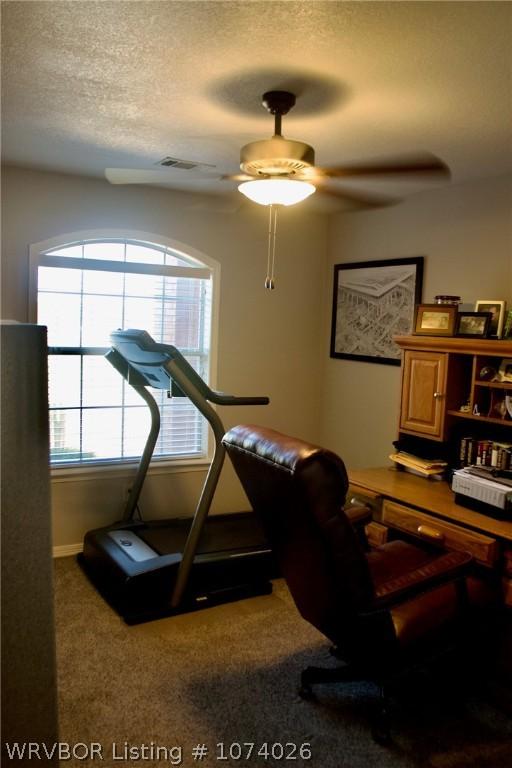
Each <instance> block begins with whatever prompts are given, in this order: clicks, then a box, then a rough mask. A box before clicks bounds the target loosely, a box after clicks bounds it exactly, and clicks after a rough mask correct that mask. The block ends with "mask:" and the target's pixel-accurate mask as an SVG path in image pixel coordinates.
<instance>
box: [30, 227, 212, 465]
mask: <svg viewBox="0 0 512 768" xmlns="http://www.w3.org/2000/svg"><path fill="white" fill-rule="evenodd" d="M45 246H46V247H45ZM31 252H32V258H31V262H32V269H31V295H32V300H33V303H34V299H35V303H36V304H37V315H36V317H33V319H34V320H36V321H37V322H38V323H40V324H42V325H46V326H47V327H48V346H49V347H50V355H49V382H50V383H49V389H50V392H49V396H50V448H51V461H52V464H53V465H54V466H59V467H63V466H76V465H77V464H78V465H82V466H84V465H91V464H96V463H105V462H120V461H129V460H134V459H135V458H136V457H138V456H140V454H141V452H142V449H143V447H144V442H145V438H146V436H147V433H148V430H149V414H148V410H147V406H146V405H145V403H144V402H143V401H142V400H141V398H140V397H139V396H138V395H137V394H136V393H135V392H134V391H133V390H132V389H131V387H129V386H128V385H127V384H126V383H125V382H124V380H123V379H122V377H121V376H120V375H119V374H118V373H117V372H116V371H115V370H114V369H113V368H112V367H111V365H110V364H109V363H108V361H106V360H105V359H104V358H103V355H104V353H105V352H106V351H107V350H108V348H109V336H110V333H111V332H112V331H113V330H115V329H117V328H141V329H144V330H146V331H148V333H149V334H150V335H151V336H152V337H153V338H154V339H155V340H156V341H158V342H162V343H164V344H173V345H175V346H176V347H178V348H179V349H180V351H181V352H182V353H183V354H184V355H185V356H186V357H187V359H188V361H189V362H190V363H191V364H192V365H193V366H194V368H195V369H196V370H197V371H198V373H199V374H200V375H201V376H202V377H203V378H205V379H206V380H209V379H210V378H211V363H212V354H211V349H212V345H211V340H212V317H213V296H214V287H215V286H214V282H215V279H216V278H217V277H218V265H216V264H215V263H214V262H212V261H211V260H208V261H209V263H206V260H205V257H203V256H202V255H200V254H197V253H195V252H194V253H193V255H192V254H191V253H187V252H186V251H185V250H181V248H178V247H172V246H171V245H170V244H168V243H164V244H162V243H159V242H152V241H150V240H147V239H137V238H133V237H130V238H128V237H108V238H105V237H93V238H86V237H82V238H80V239H77V240H70V239H68V240H67V242H66V243H60V244H58V245H55V243H54V242H52V244H51V245H50V247H48V243H41V244H38V246H33V247H32V249H31ZM153 395H154V396H155V397H156V399H157V402H158V404H159V407H160V412H161V417H162V421H161V431H160V437H159V440H158V444H157V447H156V449H155V452H154V456H155V457H156V458H162V459H183V458H199V457H202V456H205V455H206V452H207V434H206V431H207V430H206V426H205V422H204V420H203V418H202V417H201V416H200V415H199V413H198V412H197V410H196V409H195V408H194V406H193V405H192V404H191V403H190V402H189V401H188V400H187V399H186V398H168V397H167V393H166V392H163V391H162V390H153Z"/></svg>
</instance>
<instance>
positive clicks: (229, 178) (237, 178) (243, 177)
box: [220, 173, 257, 181]
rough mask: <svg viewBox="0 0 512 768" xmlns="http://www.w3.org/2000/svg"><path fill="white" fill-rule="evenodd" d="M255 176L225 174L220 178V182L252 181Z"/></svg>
mask: <svg viewBox="0 0 512 768" xmlns="http://www.w3.org/2000/svg"><path fill="white" fill-rule="evenodd" d="M256 178H257V177H256V176H249V175H248V174H247V173H225V174H224V175H223V176H220V180H221V181H254V180H255V179H256Z"/></svg>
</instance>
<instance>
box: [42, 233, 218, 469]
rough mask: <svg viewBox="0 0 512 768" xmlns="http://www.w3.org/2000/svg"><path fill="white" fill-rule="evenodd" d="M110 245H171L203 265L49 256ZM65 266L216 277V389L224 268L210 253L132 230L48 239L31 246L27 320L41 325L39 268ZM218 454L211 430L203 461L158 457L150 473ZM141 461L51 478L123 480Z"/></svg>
mask: <svg viewBox="0 0 512 768" xmlns="http://www.w3.org/2000/svg"><path fill="white" fill-rule="evenodd" d="M84 240H85V241H87V240H93V241H102V240H103V241H108V240H114V241H115V240H117V241H119V240H125V241H134V242H135V243H139V244H141V245H147V246H152V245H154V246H155V248H162V247H166V248H169V249H170V250H171V251H174V253H176V254H177V255H178V256H182V257H183V258H184V259H186V260H189V261H190V260H193V261H197V262H198V263H199V264H200V266H198V267H182V266H171V265H157V264H143V265H137V264H135V263H132V262H124V261H122V262H121V261H108V260H104V259H88V258H87V259H80V258H76V259H71V258H69V257H67V258H66V257H63V256H56V255H52V256H50V255H48V251H53V250H56V249H58V248H65V247H67V246H71V245H76V244H78V243H81V242H83V241H84ZM64 260H65V265H66V268H72V269H73V268H75V269H81V268H83V266H84V265H87V266H88V267H89V268H91V269H94V270H104V271H108V272H124V273H127V272H129V273H137V274H159V275H168V276H179V277H188V276H193V277H196V278H197V277H199V276H201V277H206V278H208V277H209V278H210V279H211V283H212V291H211V301H212V314H211V335H210V355H209V360H208V372H209V384H210V386H211V387H212V389H215V387H216V380H217V349H218V329H219V305H220V275H221V267H220V264H219V262H218V261H216V260H215V259H212V258H211V257H210V256H208V255H207V254H205V253H203V252H202V251H199V250H198V249H196V248H193V247H191V246H189V245H187V244H185V243H182V242H180V241H178V240H174V239H172V238H169V237H165V236H163V235H159V234H155V233H154V232H144V231H140V230H128V229H94V230H78V231H74V232H67V233H64V234H62V235H59V236H57V237H53V238H50V239H48V240H43V241H41V242H38V243H32V244H31V245H30V246H29V281H28V289H29V296H28V312H29V316H28V321H29V322H30V323H37V291H38V269H39V267H41V266H43V267H45V266H46V267H55V266H57V267H59V266H63V265H64ZM212 455H213V441H212V435H211V430H210V429H208V430H207V446H206V456H201V457H199V458H176V459H173V458H168V457H162V458H158V461H157V462H155V464H153V463H152V465H151V466H150V469H149V473H148V474H162V473H165V474H167V473H169V472H173V471H175V472H183V471H184V470H186V467H189V468H190V469H193V468H194V467H197V468H202V467H204V466H205V465H206V464H208V463H209V462H210V461H211V457H212ZM137 463H138V460H137V459H134V460H132V459H124V460H118V461H117V460H116V461H114V462H112V463H105V464H90V465H86V466H78V465H72V466H68V467H62V466H60V467H55V466H52V467H51V475H52V479H57V480H62V481H65V480H71V479H72V476H73V475H81V476H82V479H89V478H90V479H95V478H97V477H98V475H104V474H109V475H115V476H118V477H123V476H128V475H131V474H132V473H133V467H134V465H136V464H137Z"/></svg>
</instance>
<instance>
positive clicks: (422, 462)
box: [389, 451, 448, 477]
mask: <svg viewBox="0 0 512 768" xmlns="http://www.w3.org/2000/svg"><path fill="white" fill-rule="evenodd" d="M389 458H390V459H391V461H394V462H395V463H396V464H400V465H401V466H403V467H404V468H405V469H409V470H411V471H414V472H415V474H420V475H422V476H424V477H430V476H433V475H441V474H442V473H443V472H444V470H445V469H446V467H447V466H448V465H447V463H446V461H443V460H442V459H422V458H421V457H420V456H414V455H413V454H412V453H406V452H405V451H399V452H398V453H391V454H390V456H389Z"/></svg>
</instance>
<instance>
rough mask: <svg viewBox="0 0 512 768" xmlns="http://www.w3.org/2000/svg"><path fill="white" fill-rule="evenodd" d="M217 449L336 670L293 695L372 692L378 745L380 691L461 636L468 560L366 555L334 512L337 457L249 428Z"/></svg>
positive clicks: (396, 545)
mask: <svg viewBox="0 0 512 768" xmlns="http://www.w3.org/2000/svg"><path fill="white" fill-rule="evenodd" d="M223 443H224V445H225V447H226V449H227V452H228V454H229V456H230V458H231V460H232V462H233V465H234V468H235V470H236V473H237V474H238V477H239V478H240V481H241V483H242V486H243V487H244V489H245V492H246V494H247V496H248V498H249V500H250V502H251V504H252V507H253V509H254V511H255V512H256V513H257V514H258V515H259V516H260V518H261V520H262V523H263V526H264V529H265V532H266V535H267V537H268V540H269V542H270V544H271V546H272V548H273V550H274V553H275V555H276V557H277V560H278V562H279V566H280V569H281V574H282V575H283V576H284V578H285V580H286V582H287V585H288V588H289V590H290V592H291V594H292V597H293V599H294V601H295V604H296V606H297V608H298V610H299V612H300V613H301V615H302V616H303V618H304V619H306V621H309V622H310V623H311V624H312V625H313V626H315V627H316V628H317V629H318V630H319V631H320V632H321V633H323V634H324V635H325V636H326V637H327V638H328V639H329V640H331V641H332V643H333V644H334V649H332V650H333V653H334V655H335V656H336V657H337V658H339V659H341V660H343V661H344V662H345V665H344V666H342V667H339V668H334V669H332V668H331V669H322V668H318V667H308V668H307V669H305V670H304V671H303V672H302V677H301V689H300V693H301V695H302V696H303V697H304V698H309V697H311V698H312V697H313V692H312V685H313V684H315V683H328V682H340V681H355V680H371V681H374V682H377V683H378V685H379V686H380V698H379V705H378V707H377V710H376V712H375V714H374V727H373V735H374V738H375V739H376V740H378V741H381V742H385V741H387V739H388V738H389V729H388V723H387V712H386V688H387V685H388V683H390V682H391V681H392V680H393V678H394V677H395V676H396V675H397V673H399V672H402V671H403V669H404V667H406V666H407V665H408V664H409V663H410V662H417V660H418V654H420V655H423V654H425V653H427V654H430V653H431V652H432V651H433V649H434V648H435V647H436V642H438V641H439V640H441V641H442V647H444V644H445V643H446V642H447V639H448V637H450V639H451V640H453V637H454V635H456V633H457V630H459V631H460V629H461V626H462V622H461V618H462V617H463V616H464V615H465V614H466V608H467V607H468V591H467V582H468V580H467V579H466V574H467V570H468V565H469V563H470V562H471V556H470V555H469V554H467V553H465V552H439V551H432V550H430V551H429V550H425V549H423V548H421V547H419V546H415V545H412V544H409V543H407V542H405V541H391V542H389V543H387V544H384V545H382V546H380V547H378V548H376V549H374V550H372V551H366V552H365V551H364V548H363V547H362V546H361V542H360V540H359V538H358V536H357V533H356V532H355V530H354V527H353V526H352V524H351V523H350V521H349V518H348V516H347V515H346V514H345V513H344V511H343V504H344V502H345V496H346V493H347V488H348V479H347V473H346V470H345V466H344V464H343V462H342V460H341V459H340V458H339V457H338V456H336V455H335V454H334V453H332V452H330V451H328V450H324V449H322V448H319V447H317V446H314V445H309V444H308V443H305V442H303V441H302V440H299V439H296V438H293V437H288V436H286V435H283V434H280V433H278V432H274V431H273V430H270V429H266V428H264V427H256V426H243V425H240V426H237V427H234V428H233V429H231V430H230V431H229V432H228V433H227V434H226V435H225V436H224V439H223Z"/></svg>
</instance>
